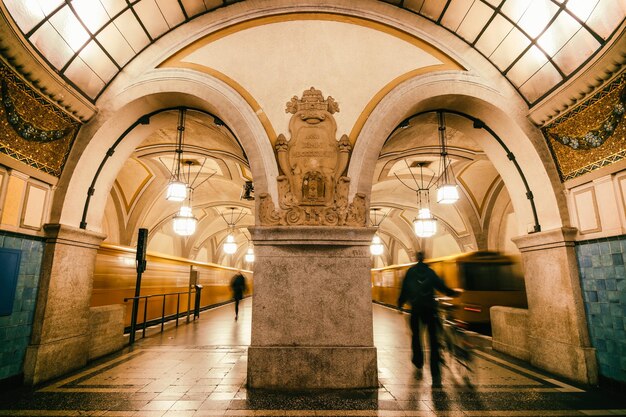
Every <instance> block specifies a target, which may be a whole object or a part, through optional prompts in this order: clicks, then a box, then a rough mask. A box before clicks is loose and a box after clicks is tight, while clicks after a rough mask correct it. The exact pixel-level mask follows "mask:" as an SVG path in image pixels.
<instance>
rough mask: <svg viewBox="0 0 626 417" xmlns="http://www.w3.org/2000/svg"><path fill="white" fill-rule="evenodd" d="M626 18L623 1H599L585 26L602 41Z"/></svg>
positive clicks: (625, 3) (625, 5)
mask: <svg viewBox="0 0 626 417" xmlns="http://www.w3.org/2000/svg"><path fill="white" fill-rule="evenodd" d="M624 17H626V2H625V1H624V0H600V1H599V2H598V5H597V6H596V8H595V9H593V12H591V16H589V18H588V19H587V24H588V25H589V27H590V28H591V29H592V30H594V31H595V32H596V33H597V34H598V35H600V36H601V37H602V39H608V37H609V36H611V34H612V33H613V31H615V29H617V27H618V26H619V25H620V24H621V23H622V20H624Z"/></svg>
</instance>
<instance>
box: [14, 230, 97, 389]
mask: <svg viewBox="0 0 626 417" xmlns="http://www.w3.org/2000/svg"><path fill="white" fill-rule="evenodd" d="M44 230H45V232H46V235H47V239H46V246H45V248H44V257H43V264H42V268H41V279H40V286H39V293H38V295H37V307H36V310H35V318H34V320H33V330H32V336H31V341H30V345H29V346H28V349H27V350H26V358H25V360H24V380H25V382H26V383H27V384H32V385H34V384H38V383H40V382H44V381H47V380H49V379H52V378H55V377H57V376H60V375H63V374H65V373H67V372H69V371H71V370H74V369H78V368H80V367H83V366H85V364H86V363H87V359H88V357H89V343H88V342H89V340H88V339H89V327H88V321H89V305H90V301H91V289H92V281H93V270H94V264H95V258H96V251H97V249H98V247H99V245H100V243H101V242H102V240H104V238H105V236H104V235H101V234H98V233H93V232H89V231H85V230H82V229H76V228H73V227H69V226H65V225H60V224H48V225H45V226H44Z"/></svg>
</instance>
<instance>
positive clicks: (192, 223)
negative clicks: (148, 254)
mask: <svg viewBox="0 0 626 417" xmlns="http://www.w3.org/2000/svg"><path fill="white" fill-rule="evenodd" d="M197 224H198V219H196V218H195V217H194V216H193V213H192V212H191V207H187V206H182V207H181V208H180V211H179V212H178V214H177V215H176V216H174V233H176V234H177V235H179V236H191V235H193V234H194V233H195V232H196V226H197Z"/></svg>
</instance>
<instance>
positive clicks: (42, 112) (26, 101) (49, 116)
mask: <svg viewBox="0 0 626 417" xmlns="http://www.w3.org/2000/svg"><path fill="white" fill-rule="evenodd" d="M0 93H1V103H0V152H2V153H4V154H6V155H8V156H10V157H11V158H14V159H16V160H18V161H20V162H23V163H25V164H28V165H30V166H32V167H34V168H36V169H38V170H40V171H42V172H45V173H47V174H50V175H53V176H55V177H60V176H61V172H62V170H63V166H64V165H65V161H66V160H67V156H68V155H69V152H70V149H71V146H72V143H73V141H74V138H75V137H76V134H77V132H78V129H79V128H80V123H78V122H77V121H76V120H74V119H72V118H71V117H70V116H69V115H67V114H66V113H64V112H63V111H61V110H59V109H58V108H57V107H56V106H55V105H54V104H52V103H50V102H48V101H47V100H45V99H44V98H43V97H41V96H40V95H39V94H38V93H37V92H36V91H34V90H33V89H32V88H31V87H30V86H29V85H28V84H26V83H24V82H23V81H22V80H21V79H20V78H19V77H17V76H16V75H15V74H14V73H13V72H12V71H11V70H10V69H9V68H8V67H6V66H4V65H2V64H0Z"/></svg>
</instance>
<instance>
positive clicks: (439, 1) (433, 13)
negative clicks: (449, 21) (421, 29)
mask: <svg viewBox="0 0 626 417" xmlns="http://www.w3.org/2000/svg"><path fill="white" fill-rule="evenodd" d="M444 7H446V0H426V1H425V2H424V5H423V6H422V9H421V10H420V14H421V15H422V16H426V17H427V18H429V19H432V20H437V19H439V16H441V12H443V8H444Z"/></svg>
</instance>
